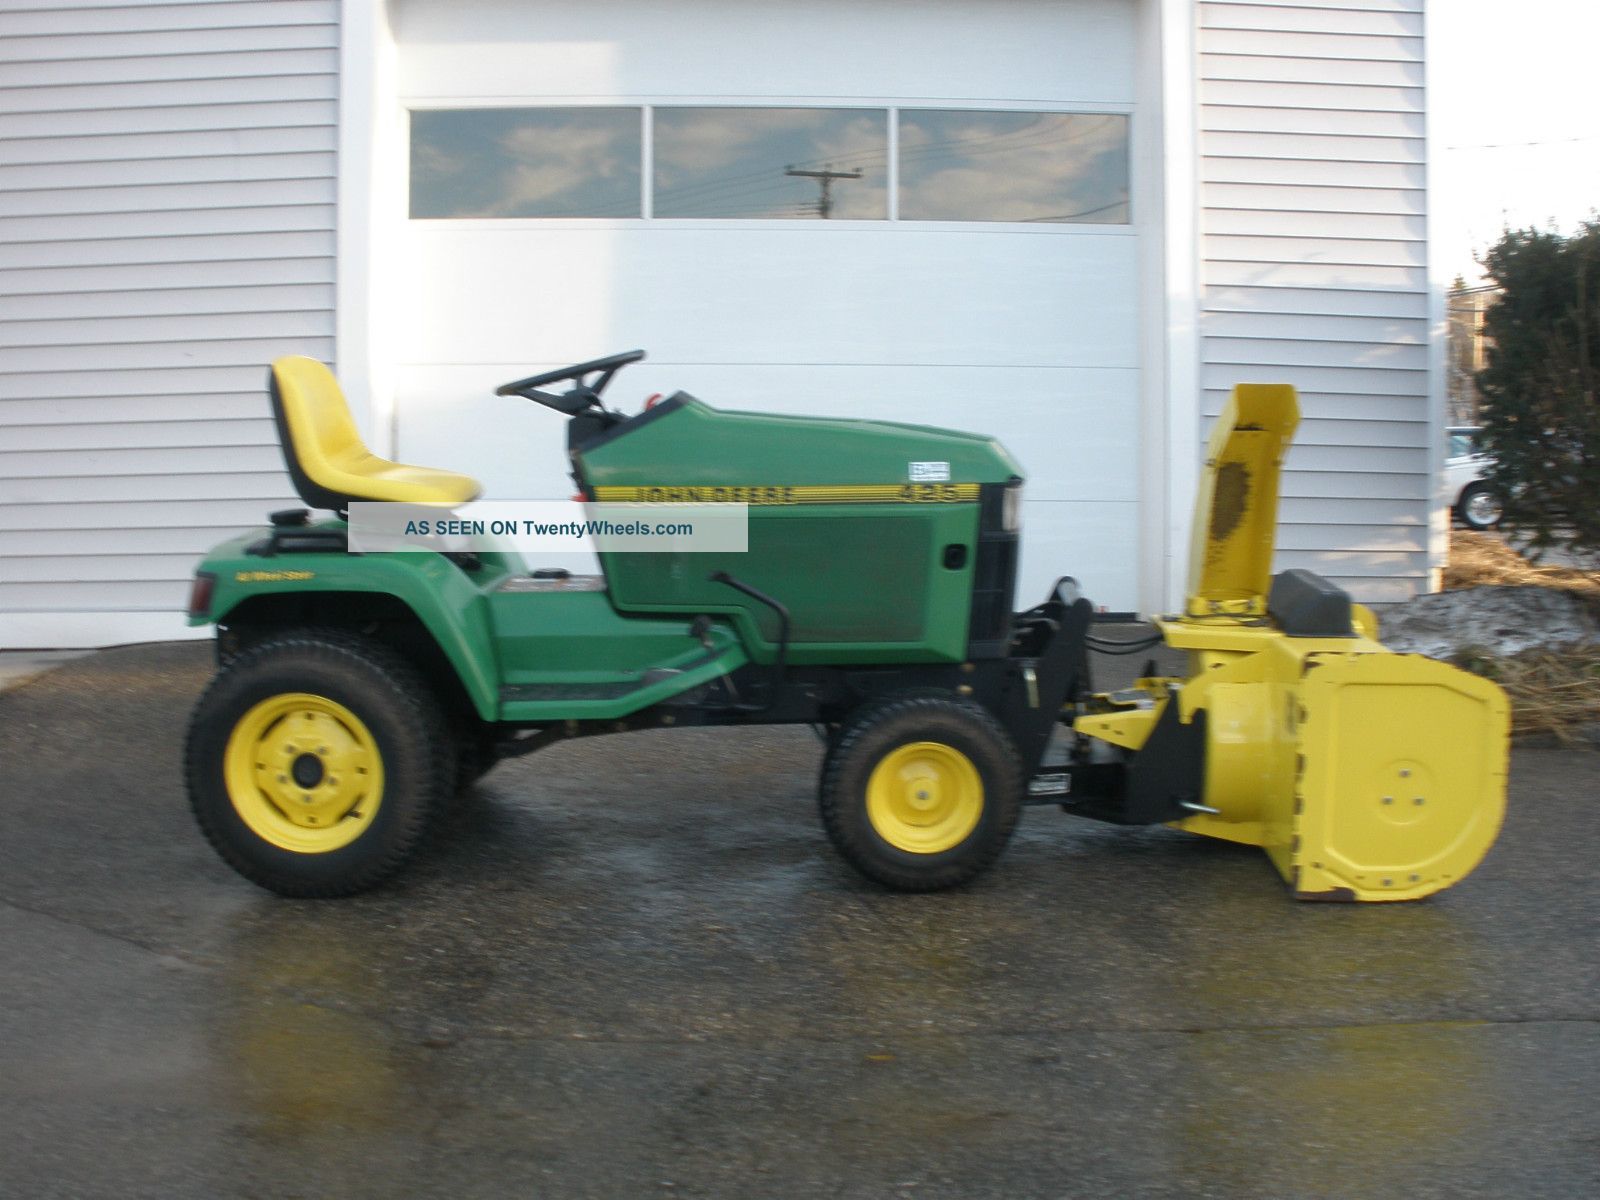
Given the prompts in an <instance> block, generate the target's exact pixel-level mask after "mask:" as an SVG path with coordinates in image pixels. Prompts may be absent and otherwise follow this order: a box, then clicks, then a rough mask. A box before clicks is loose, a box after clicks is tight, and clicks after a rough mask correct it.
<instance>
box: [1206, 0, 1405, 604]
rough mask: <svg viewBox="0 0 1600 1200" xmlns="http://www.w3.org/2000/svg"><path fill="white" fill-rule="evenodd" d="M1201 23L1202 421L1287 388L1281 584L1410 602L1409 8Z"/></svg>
mask: <svg viewBox="0 0 1600 1200" xmlns="http://www.w3.org/2000/svg"><path fill="white" fill-rule="evenodd" d="M1198 9H1199V32H1198V38H1199V64H1198V71H1199V80H1198V95H1199V100H1200V111H1199V150H1200V202H1201V214H1200V232H1201V259H1202V266H1201V270H1202V283H1203V293H1202V300H1201V309H1202V312H1201V379H1202V385H1203V387H1204V391H1205V403H1204V413H1203V415H1204V417H1205V418H1206V419H1207V420H1208V421H1209V419H1210V418H1212V417H1214V416H1216V414H1217V413H1218V412H1220V411H1221V407H1222V403H1223V401H1224V400H1225V399H1226V398H1227V394H1228V390H1229V389H1230V388H1231V387H1232V385H1233V384H1235V383H1239V382H1285V383H1293V384H1295V385H1296V386H1297V387H1298V388H1299V389H1300V406H1301V411H1302V421H1301V426H1300V431H1299V435H1298V438H1297V440H1296V444H1295V446H1294V448H1293V449H1292V450H1291V451H1290V456H1289V462H1288V469H1287V471H1286V472H1285V475H1284V479H1283V501H1282V508H1281V511H1280V522H1281V524H1280V528H1279V533H1278V547H1279V552H1278V556H1277V564H1276V566H1277V569H1283V568H1287V567H1308V568H1310V569H1312V570H1315V571H1318V572H1320V573H1321V574H1323V575H1326V576H1328V577H1329V578H1331V579H1333V580H1335V581H1336V582H1338V583H1340V584H1342V585H1343V586H1345V587H1346V588H1348V589H1349V590H1350V591H1351V592H1352V593H1353V594H1355V596H1356V597H1357V598H1358V599H1363V600H1368V601H1388V600H1401V599H1405V598H1407V597H1408V596H1410V595H1412V594H1414V593H1416V592H1418V591H1423V590H1426V588H1427V586H1428V579H1429V571H1428V568H1429V561H1428V527H1429V511H1430V503H1431V500H1430V496H1431V492H1432V487H1431V479H1432V476H1431V470H1432V454H1431V450H1430V446H1431V442H1432V438H1433V434H1434V431H1433V428H1432V425H1431V424H1430V419H1429V391H1430V382H1431V377H1430V327H1429V319H1428V305H1429V296H1428V288H1429V283H1428V274H1427V242H1426V234H1427V227H1426V221H1427V204H1426V200H1427V197H1426V192H1425V190H1424V167H1425V156H1426V150H1427V146H1426V141H1425V137H1424V96H1423V86H1422V85H1423V28H1422V21H1423V16H1422V0H1349V2H1347V3H1334V2H1332V0H1322V2H1319V3H1307V2H1303V0H1296V2H1294V3H1285V2H1282V0H1280V2H1279V3H1276V4H1256V3H1237V2H1234V0H1209V2H1203V3H1201V4H1200V5H1199V6H1198Z"/></svg>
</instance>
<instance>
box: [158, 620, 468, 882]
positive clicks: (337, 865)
mask: <svg viewBox="0 0 1600 1200" xmlns="http://www.w3.org/2000/svg"><path fill="white" fill-rule="evenodd" d="M454 752H455V751H454V741H453V740H452V739H451V737H450V735H449V732H448V730H447V728H446V726H445V723H444V720H443V718H442V716H441V715H440V712H439V708H438V705H437V704H436V703H435V702H434V700H433V698H432V696H431V695H430V694H429V692H428V690H427V686H426V684H424V683H423V681H422V679H421V677H420V676H419V675H418V674H417V672H416V671H414V670H413V669H412V668H411V666H410V665H409V664H408V663H407V662H406V661H405V660H404V659H402V658H400V657H399V656H398V655H396V654H395V653H394V652H393V651H391V650H389V649H388V648H387V647H385V646H382V645H379V644H376V643H373V642H369V641H366V640H364V639H361V638H357V637H353V636H347V635H344V634H342V633H338V632H334V631H316V630H312V631H305V632H297V633H286V634H281V635H278V636H276V637H273V638H269V639H268V640H266V641H263V642H259V643H257V644H256V645H254V646H252V647H251V648H250V649H248V650H245V651H243V652H241V653H240V654H238V655H237V656H236V657H234V658H232V659H231V660H230V661H229V663H228V665H227V666H226V667H224V668H223V670H222V671H221V672H220V673H219V674H218V675H217V677H216V678H215V679H214V680H213V681H212V683H211V686H210V687H209V688H207V689H206V692H205V694H204V695H202V696H201V698H200V701H199V703H198V704H197V705H196V706H195V711H194V715H193V717H192V718H191V719H190V723H189V734H188V744H187V751H186V773H187V781H188V789H189V803H190V806H191V807H192V808H193V810H194V815H195V820H196V821H197V822H198V823H199V825H200V829H201V831H202V832H203V833H204V834H205V836H206V839H207V840H208V841H209V842H210V843H211V845H212V846H213V848H215V850H216V851H217V853H218V854H219V855H221V857H222V859H223V861H225V862H226V863H227V864H228V865H229V866H231V867H233V869H234V870H236V871H238V872H239V874H241V875H243V876H244V877H245V878H246V879H249V880H250V881H252V882H253V883H256V884H259V885H260V886H261V887H264V888H267V889H268V890H269V891H274V892H277V893H278V894H279V895H282V896H292V897H334V896H349V895H353V894H355V893H356V892H361V891H365V890H367V889H368V888H371V887H374V886H376V885H377V884H379V883H381V882H382V881H383V880H385V879H387V878H388V877H389V876H390V875H392V874H393V873H394V872H395V871H397V870H399V869H400V867H402V866H403V865H404V864H405V863H406V862H407V861H408V860H409V859H410V857H411V856H412V854H413V853H414V852H415V851H416V849H417V846H418V845H419V844H420V842H421V840H422V836H423V834H424V833H425V831H426V830H427V827H428V824H429V822H430V821H431V820H432V818H433V816H434V814H435V812H436V811H437V810H438V808H439V807H440V803H441V800H442V798H443V797H444V795H445V794H446V791H447V789H448V788H449V786H450V782H451V780H452V777H453V773H454V761H453V760H454Z"/></svg>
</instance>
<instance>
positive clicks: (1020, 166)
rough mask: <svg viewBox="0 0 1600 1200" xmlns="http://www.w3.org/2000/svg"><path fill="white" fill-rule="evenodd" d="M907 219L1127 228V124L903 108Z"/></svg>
mask: <svg viewBox="0 0 1600 1200" xmlns="http://www.w3.org/2000/svg"><path fill="white" fill-rule="evenodd" d="M900 216H901V217H902V218H904V219H906V220H910V221H1057V222H1059V221H1088V222H1098V223H1106V224H1116V225H1125V224H1127V222H1128V118H1127V117H1125V116H1118V115H1112V114H1101V113H1017V112H964V111H951V110H942V109H929V110H902V111H901V113H900Z"/></svg>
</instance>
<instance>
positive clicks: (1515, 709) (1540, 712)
mask: <svg viewBox="0 0 1600 1200" xmlns="http://www.w3.org/2000/svg"><path fill="white" fill-rule="evenodd" d="M1488 584H1499V585H1507V586H1515V587H1547V588H1553V589H1555V590H1556V591H1562V592H1570V593H1572V594H1573V595H1575V596H1577V597H1578V598H1579V599H1580V600H1582V601H1583V602H1584V603H1585V604H1586V605H1588V606H1589V608H1590V609H1591V610H1592V611H1593V612H1594V613H1595V615H1596V616H1600V578H1597V577H1596V575H1595V573H1594V572H1589V571H1578V570H1574V569H1573V568H1571V567H1551V566H1540V565H1539V564H1537V563H1531V562H1529V561H1528V560H1527V559H1526V558H1524V557H1523V556H1522V555H1520V554H1518V553H1517V552H1516V551H1515V550H1513V549H1512V548H1511V547H1510V546H1508V545H1506V544H1505V542H1504V541H1502V540H1501V539H1500V538H1499V537H1497V536H1496V535H1494V534H1490V533H1473V532H1471V531H1469V530H1464V529H1457V530H1454V531H1452V532H1451V534H1450V565H1449V566H1448V567H1446V568H1445V572H1444V587H1445V590H1446V591H1454V590H1458V589H1461V588H1469V587H1479V586H1483V585H1488ZM1459 665H1460V666H1463V667H1465V668H1466V669H1467V670H1469V671H1472V672H1473V673H1474V674H1478V675H1483V676H1486V677H1487V678H1489V679H1492V680H1494V681H1495V682H1496V683H1498V684H1499V685H1500V686H1501V687H1503V688H1505V690H1506V694H1507V695H1508V696H1510V697H1511V730H1512V733H1513V735H1515V736H1518V737H1522V736H1527V735H1530V734H1532V735H1544V736H1550V737H1554V738H1556V739H1557V740H1559V741H1561V742H1563V743H1566V744H1569V745H1571V744H1577V743H1580V742H1586V741H1590V740H1592V734H1593V731H1594V730H1595V728H1596V727H1600V644H1597V643H1589V644H1587V645H1576V646H1570V647H1564V648H1563V649H1561V650H1560V651H1550V650H1528V651H1524V652H1523V653H1521V654H1516V655H1512V656H1510V657H1508V658H1498V657H1495V656H1493V655H1490V654H1487V653H1483V654H1467V655H1463V656H1462V658H1461V660H1460V662H1459ZM1586 734H1587V735H1589V736H1585V735H1586Z"/></svg>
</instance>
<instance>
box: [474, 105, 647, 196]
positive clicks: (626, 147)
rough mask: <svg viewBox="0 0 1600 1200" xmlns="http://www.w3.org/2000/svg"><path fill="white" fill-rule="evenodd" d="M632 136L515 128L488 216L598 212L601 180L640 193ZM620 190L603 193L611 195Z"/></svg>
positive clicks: (504, 144) (505, 143)
mask: <svg viewBox="0 0 1600 1200" xmlns="http://www.w3.org/2000/svg"><path fill="white" fill-rule="evenodd" d="M627 133H628V131H625V130H621V129H605V128H584V127H577V128H572V127H566V128H561V127H556V128H550V127H530V126H523V127H522V128H518V129H513V130H511V131H510V132H508V133H506V134H505V135H504V136H502V137H501V138H500V139H499V142H500V148H501V149H502V151H503V152H504V154H505V159H506V166H505V167H504V168H503V169H502V172H501V177H500V181H499V186H498V187H497V188H496V192H497V197H496V199H495V200H494V202H493V203H492V204H491V206H490V210H489V212H487V213H486V214H485V215H487V216H497V217H505V216H525V215H537V214H539V213H544V212H549V211H554V210H560V211H567V212H574V213H576V212H585V211H596V210H598V209H600V208H601V207H602V205H603V203H604V201H601V200H600V196H599V194H598V193H599V192H600V189H599V188H597V186H596V185H597V184H598V183H599V182H600V181H602V180H604V181H607V182H608V183H612V184H613V185H614V184H616V183H618V182H621V183H622V184H623V187H624V188H631V189H632V191H633V193H634V194H637V190H638V183H637V180H638V178H639V176H638V154H639V140H638V137H637V136H633V137H629V136H627ZM625 156H627V157H626V158H625ZM616 190H617V189H616V188H615V186H613V187H608V188H606V189H604V191H605V192H606V193H608V194H609V193H613V192H615V191H616ZM635 207H637V206H635Z"/></svg>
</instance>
